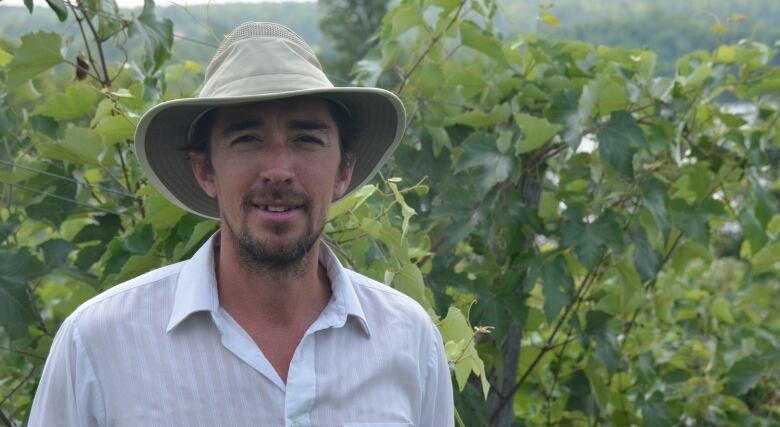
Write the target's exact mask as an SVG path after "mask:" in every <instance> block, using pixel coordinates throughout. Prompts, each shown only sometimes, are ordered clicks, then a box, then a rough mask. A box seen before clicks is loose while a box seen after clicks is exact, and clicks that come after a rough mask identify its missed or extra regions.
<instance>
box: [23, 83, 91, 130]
mask: <svg viewBox="0 0 780 427" xmlns="http://www.w3.org/2000/svg"><path fill="white" fill-rule="evenodd" d="M98 96H99V95H98V93H97V91H96V89H94V88H91V87H89V86H87V85H84V84H74V85H70V86H68V88H67V89H66V90H65V93H57V94H55V95H54V96H52V97H51V98H49V99H48V100H46V102H44V103H43V104H41V105H39V106H38V108H36V109H35V110H33V113H35V114H40V115H42V116H46V117H51V118H52V119H54V120H60V121H62V120H70V119H76V118H79V117H85V116H87V115H88V114H90V113H92V111H93V110H94V108H95V103H96V102H97V99H98Z"/></svg>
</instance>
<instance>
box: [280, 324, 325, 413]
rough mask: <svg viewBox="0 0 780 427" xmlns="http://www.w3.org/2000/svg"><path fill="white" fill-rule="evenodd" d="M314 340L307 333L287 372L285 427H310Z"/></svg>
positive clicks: (314, 353)
mask: <svg viewBox="0 0 780 427" xmlns="http://www.w3.org/2000/svg"><path fill="white" fill-rule="evenodd" d="M315 346H316V340H315V335H314V333H313V332H307V333H306V335H304V337H303V339H301V342H300V343H299V344H298V348H296V349H295V353H294V354H293V358H292V360H291V361H290V367H289V369H288V371H287V390H286V392H285V405H284V415H285V427H310V426H311V420H310V418H309V413H310V412H311V409H312V407H313V406H314V398H315V393H316V391H317V390H316V387H317V383H316V377H315V372H314V370H315V358H316V348H315Z"/></svg>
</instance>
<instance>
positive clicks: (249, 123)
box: [222, 119, 263, 137]
mask: <svg viewBox="0 0 780 427" xmlns="http://www.w3.org/2000/svg"><path fill="white" fill-rule="evenodd" d="M261 127H263V122H262V121H261V120H255V119H251V120H243V121H240V122H235V123H231V124H230V125H228V126H227V127H226V128H225V129H223V130H222V136H223V137H227V136H230V135H231V134H234V133H237V132H242V131H245V130H247V129H257V128H261Z"/></svg>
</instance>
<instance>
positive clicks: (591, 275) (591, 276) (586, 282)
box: [490, 252, 606, 425]
mask: <svg viewBox="0 0 780 427" xmlns="http://www.w3.org/2000/svg"><path fill="white" fill-rule="evenodd" d="M605 255H606V252H604V253H602V254H601V258H600V259H599V261H598V262H597V263H596V265H594V266H593V268H592V269H591V270H590V271H588V274H587V275H585V278H584V279H583V280H582V285H580V287H579V288H578V289H577V292H576V293H575V295H574V298H572V301H571V302H570V303H569V304H568V305H567V306H566V308H565V309H564V312H563V315H562V316H561V317H560V318H559V319H558V322H557V323H556V324H555V327H554V328H553V331H552V333H551V334H550V336H549V337H548V338H547V342H545V344H544V346H542V348H541V350H540V351H539V353H538V354H537V355H536V357H535V358H534V360H533V361H532V362H531V364H530V365H528V368H527V369H526V370H525V372H523V375H522V376H521V377H520V379H519V380H518V381H517V383H515V385H514V386H512V388H511V389H509V391H508V392H507V393H506V394H505V395H504V397H503V398H502V399H501V402H500V403H499V404H498V406H497V407H496V410H495V411H494V412H493V416H492V417H491V418H490V424H491V425H494V424H495V422H496V421H497V420H498V415H499V414H500V413H501V411H502V410H503V409H504V407H505V406H506V405H508V404H509V402H511V401H512V399H513V398H514V395H515V393H517V391H518V390H520V387H521V386H522V385H523V384H524V383H525V381H526V380H527V379H528V377H529V376H530V375H531V373H532V372H533V371H534V369H535V368H536V365H538V364H539V362H540V361H541V360H542V357H544V355H545V354H547V352H549V351H550V350H551V349H553V348H554V346H553V345H552V343H553V341H554V340H555V337H556V335H558V331H559V330H560V329H561V326H563V322H564V321H565V320H566V319H567V318H568V317H569V313H570V312H571V311H572V308H574V306H575V304H576V303H577V301H579V299H580V297H581V296H582V295H583V294H584V292H585V290H586V289H587V288H589V287H590V285H591V283H593V281H594V280H595V277H596V272H597V271H598V270H599V268H600V267H601V265H602V264H603V263H604V260H605V259H606V256H605Z"/></svg>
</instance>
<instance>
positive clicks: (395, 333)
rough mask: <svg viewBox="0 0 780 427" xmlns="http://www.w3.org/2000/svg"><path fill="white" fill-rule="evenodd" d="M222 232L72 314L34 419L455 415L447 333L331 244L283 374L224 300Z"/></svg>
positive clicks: (276, 421) (79, 422) (368, 421)
mask: <svg viewBox="0 0 780 427" xmlns="http://www.w3.org/2000/svg"><path fill="white" fill-rule="evenodd" d="M213 238H214V237H212V239H213ZM212 239H209V241H208V242H207V243H206V244H205V245H203V247H201V248H200V249H199V250H198V252H197V253H196V254H195V255H194V256H193V258H192V259H190V260H188V261H185V262H181V263H178V264H174V265H171V266H167V267H163V268H160V269H157V270H154V271H152V272H150V273H147V274H144V275H142V276H139V277H137V278H135V279H133V280H130V281H128V282H126V283H123V284H121V285H118V286H116V287H114V288H112V289H110V290H108V291H106V292H104V293H103V294H101V295H98V296H97V297H95V298H93V299H91V300H89V301H87V302H86V303H84V304H83V305H82V306H81V307H79V308H78V309H77V310H76V311H75V312H73V314H71V315H70V316H69V317H68V318H67V319H66V320H65V322H64V323H63V324H62V327H61V328H60V330H59V331H58V332H57V336H56V337H55V339H54V343H53V345H52V348H51V352H50V354H49V357H48V359H47V361H46V366H45V368H44V370H43V376H42V378H41V382H40V384H39V386H38V391H37V394H36V395H35V400H34V402H33V407H32V412H31V415H30V424H29V425H30V426H55V425H56V426H66V425H67V426H286V427H305V426H359V425H372V426H374V427H380V426H385V427H387V426H453V425H454V420H453V400H452V399H453V398H452V384H451V379H450V371H449V367H448V364H447V361H446V358H445V356H444V349H443V346H442V342H441V336H440V335H439V333H438V330H437V329H436V327H435V326H434V325H433V323H432V322H431V320H430V318H429V316H428V315H427V314H426V313H425V311H424V310H423V309H422V308H421V307H420V306H419V305H418V304H417V303H416V302H415V301H414V300H412V299H411V298H409V297H407V296H406V295H404V294H402V293H400V292H398V291H396V290H394V289H392V288H390V287H388V286H385V285H383V284H381V283H378V282H375V281H373V280H371V279H369V278H366V277H364V276H362V275H359V274H357V273H355V272H353V271H350V270H348V269H345V268H344V267H342V266H341V264H340V263H339V261H338V260H337V259H336V257H335V256H334V255H333V253H332V252H331V251H330V250H329V249H328V248H327V246H326V245H324V244H321V250H320V254H321V255H320V260H319V262H320V264H322V265H323V266H324V267H325V269H326V270H327V273H328V277H329V278H330V281H331V287H332V297H331V299H330V301H329V303H328V304H327V306H326V307H325V309H324V310H323V311H322V313H321V314H320V316H319V317H318V318H317V320H315V321H314V323H313V324H312V325H311V326H310V327H309V329H308V330H307V331H306V333H305V335H304V336H303V339H302V340H301V342H300V343H299V344H298V347H297V349H296V350H295V353H294V355H293V358H292V361H291V362H290V367H289V371H288V376H287V384H285V383H284V382H283V381H282V380H281V379H280V377H279V375H278V374H277V372H276V371H275V370H274V369H273V367H272V366H271V364H270V363H269V362H268V360H267V359H266V358H265V356H264V355H263V353H262V352H261V351H260V349H259V348H258V347H257V345H256V344H255V342H254V341H253V340H252V338H251V337H250V336H249V335H248V334H247V333H246V331H244V330H243V329H242V328H241V326H239V325H238V323H236V322H235V321H234V320H233V319H232V318H231V317H230V315H229V314H228V313H227V312H226V311H225V310H224V309H223V308H222V307H220V305H219V299H218V296H217V281H216V278H215V275H214V250H213V247H212Z"/></svg>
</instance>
